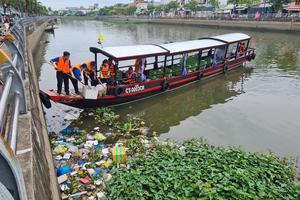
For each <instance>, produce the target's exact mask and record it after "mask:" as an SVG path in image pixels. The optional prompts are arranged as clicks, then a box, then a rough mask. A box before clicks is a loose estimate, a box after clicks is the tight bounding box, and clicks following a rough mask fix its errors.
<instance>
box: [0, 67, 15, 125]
mask: <svg viewBox="0 0 300 200" xmlns="http://www.w3.org/2000/svg"><path fill="white" fill-rule="evenodd" d="M13 75H14V72H13V71H9V72H8V75H7V78H6V81H5V86H4V90H3V93H2V97H1V100H0V125H2V123H3V118H4V112H5V107H6V104H7V99H8V96H9V92H10V88H11V84H12V80H13Z"/></svg>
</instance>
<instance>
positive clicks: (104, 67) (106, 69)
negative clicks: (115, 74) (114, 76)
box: [100, 65, 110, 78]
mask: <svg viewBox="0 0 300 200" xmlns="http://www.w3.org/2000/svg"><path fill="white" fill-rule="evenodd" d="M109 77H110V74H109V66H108V65H102V67H101V74H100V78H109Z"/></svg>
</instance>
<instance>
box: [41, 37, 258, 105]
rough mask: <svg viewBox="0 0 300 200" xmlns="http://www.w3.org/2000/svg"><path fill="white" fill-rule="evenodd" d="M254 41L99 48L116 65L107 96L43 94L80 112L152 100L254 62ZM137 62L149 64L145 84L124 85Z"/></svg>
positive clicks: (225, 39)
mask: <svg viewBox="0 0 300 200" xmlns="http://www.w3.org/2000/svg"><path fill="white" fill-rule="evenodd" d="M250 40H251V37H250V36H248V35H246V34H243V33H230V34H224V35H219V36H215V37H208V38H200V39H198V40H191V41H184V42H171V43H165V44H162V45H155V44H149V45H135V46H115V47H104V48H96V47H91V48H90V51H91V52H92V53H94V54H95V62H96V63H97V60H98V54H102V56H105V57H107V58H112V59H113V61H114V62H115V70H116V71H117V73H116V75H115V77H114V80H115V81H114V83H112V84H110V85H108V86H107V93H106V95H104V96H98V97H97V98H96V99H86V98H84V97H83V96H78V95H77V96H64V95H58V94H57V93H56V91H55V90H43V91H42V93H43V94H44V95H45V96H47V97H48V98H49V99H51V100H52V101H54V102H57V103H62V104H66V105H69V106H73V107H77V108H94V107H103V106H112V105H118V104H123V103H128V102H131V101H135V100H139V99H143V98H146V97H150V96H153V95H156V94H159V93H163V92H166V91H169V90H173V89H176V88H178V87H180V86H183V85H186V84H189V83H191V82H194V81H200V80H202V79H206V78H208V77H212V76H215V75H219V74H223V73H227V72H228V71H230V70H232V69H235V68H237V67H240V66H242V65H243V63H245V62H247V61H251V60H252V59H254V58H255V49H253V48H250V47H249V44H250ZM136 59H143V61H146V68H145V71H144V73H143V74H144V75H145V76H146V80H145V81H143V82H138V83H135V84H124V83H123V82H122V80H124V77H125V76H124V74H125V71H126V70H127V69H128V67H129V66H132V65H133V64H134V61H135V60H136Z"/></svg>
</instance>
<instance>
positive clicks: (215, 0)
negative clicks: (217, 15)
mask: <svg viewBox="0 0 300 200" xmlns="http://www.w3.org/2000/svg"><path fill="white" fill-rule="evenodd" d="M208 2H209V4H210V5H212V7H214V9H215V10H216V8H219V0H209V1H208Z"/></svg>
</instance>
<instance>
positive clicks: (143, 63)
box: [139, 58, 146, 82]
mask: <svg viewBox="0 0 300 200" xmlns="http://www.w3.org/2000/svg"><path fill="white" fill-rule="evenodd" d="M145 62H146V58H142V60H141V66H140V72H139V73H140V82H144V81H146V76H145V74H144V70H145V68H144V66H145Z"/></svg>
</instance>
